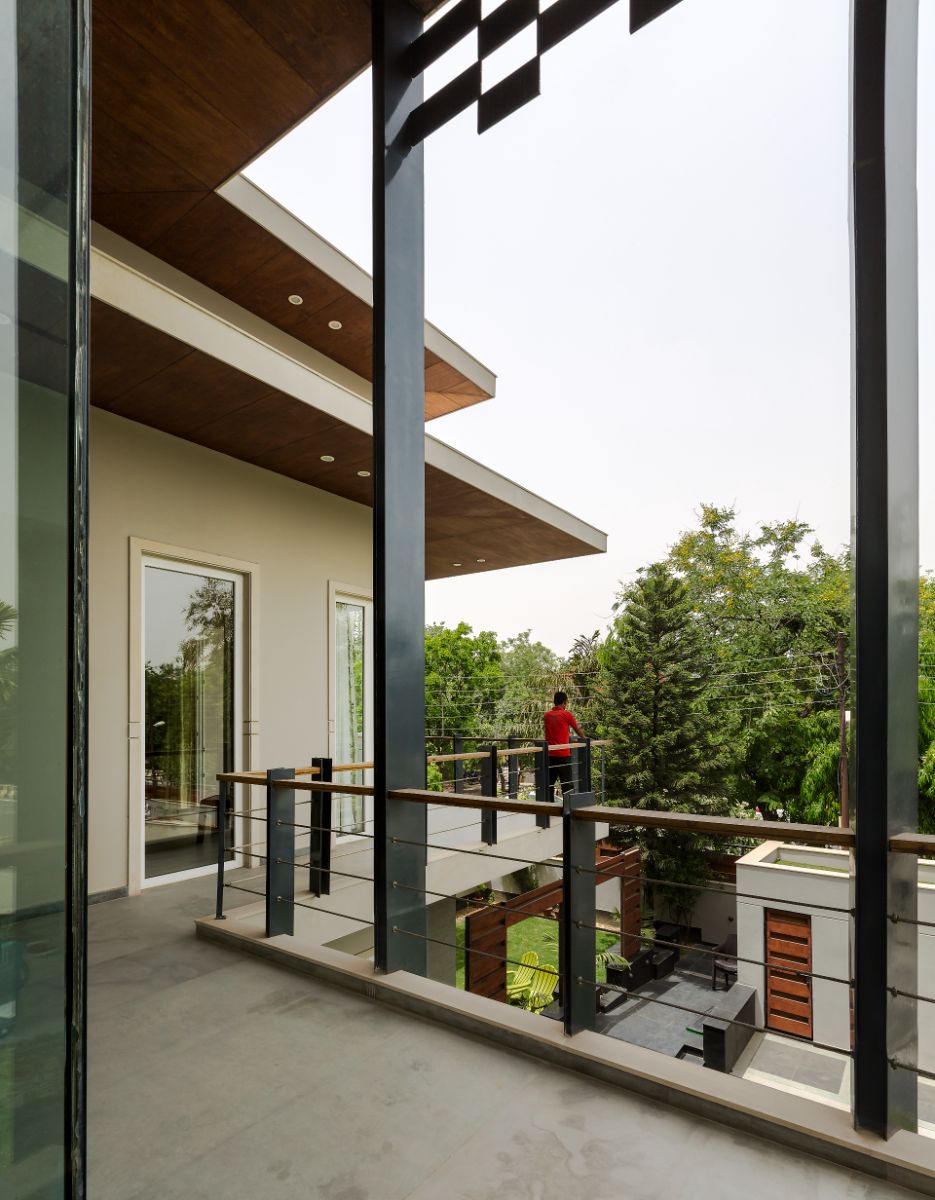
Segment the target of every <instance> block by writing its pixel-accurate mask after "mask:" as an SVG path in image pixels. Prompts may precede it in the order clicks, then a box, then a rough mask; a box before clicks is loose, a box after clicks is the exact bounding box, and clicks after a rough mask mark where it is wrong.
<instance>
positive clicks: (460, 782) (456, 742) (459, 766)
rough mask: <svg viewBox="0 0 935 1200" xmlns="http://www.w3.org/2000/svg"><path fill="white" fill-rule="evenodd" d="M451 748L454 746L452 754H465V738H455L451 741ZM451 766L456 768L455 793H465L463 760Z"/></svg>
mask: <svg viewBox="0 0 935 1200" xmlns="http://www.w3.org/2000/svg"><path fill="white" fill-rule="evenodd" d="M451 746H452V750H451V752H452V754H463V753H464V738H463V737H453V738H452V739H451ZM451 765H452V766H453V767H454V772H453V774H454V789H455V792H456V793H460V792H463V791H464V762H463V760H462V761H460V762H453V763H452V764H451Z"/></svg>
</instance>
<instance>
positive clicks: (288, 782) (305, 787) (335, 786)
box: [273, 779, 437, 796]
mask: <svg viewBox="0 0 935 1200" xmlns="http://www.w3.org/2000/svg"><path fill="white" fill-rule="evenodd" d="M273 787H275V788H288V789H289V790H290V791H293V792H333V793H334V794H335V795H336V796H372V795H373V786H372V785H371V784H369V783H333V782H332V783H328V782H325V781H323V780H320V779H274V780H273ZM436 795H437V793H436Z"/></svg>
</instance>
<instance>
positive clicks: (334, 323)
mask: <svg viewBox="0 0 935 1200" xmlns="http://www.w3.org/2000/svg"><path fill="white" fill-rule="evenodd" d="M328 328H329V329H343V328H344V326H343V325H342V323H341V322H340V321H329V322H328Z"/></svg>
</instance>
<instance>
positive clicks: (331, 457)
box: [321, 454, 334, 462]
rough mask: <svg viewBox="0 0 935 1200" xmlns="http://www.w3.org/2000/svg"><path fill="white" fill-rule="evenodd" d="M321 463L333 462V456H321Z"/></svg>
mask: <svg viewBox="0 0 935 1200" xmlns="http://www.w3.org/2000/svg"><path fill="white" fill-rule="evenodd" d="M321 461H322V462H334V455H333V454H323V455H322V456H321Z"/></svg>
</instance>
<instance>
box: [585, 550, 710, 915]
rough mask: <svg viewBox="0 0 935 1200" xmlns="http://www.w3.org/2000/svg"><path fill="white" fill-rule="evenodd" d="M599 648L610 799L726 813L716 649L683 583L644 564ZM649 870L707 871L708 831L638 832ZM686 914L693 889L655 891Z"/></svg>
mask: <svg viewBox="0 0 935 1200" xmlns="http://www.w3.org/2000/svg"><path fill="white" fill-rule="evenodd" d="M617 613H618V615H617V617H616V620H615V621H614V625H613V628H612V631H611V633H610V636H609V637H608V639H607V642H606V644H605V646H604V649H603V653H602V661H603V670H604V683H605V690H604V693H603V695H602V710H603V721H602V733H604V734H605V735H606V736H607V737H608V738H610V739H611V740H612V741H613V743H614V744H613V747H612V750H611V753H610V755H609V761H608V791H609V794H610V796H611V798H612V802H615V803H617V804H620V805H622V806H624V807H627V808H646V809H659V810H663V811H675V812H691V813H699V814H708V815H718V814H725V813H728V812H729V811H730V808H731V805H730V802H729V798H728V795H727V790H726V788H727V778H726V768H727V765H728V761H729V760H728V755H727V753H726V748H725V739H724V734H723V728H722V722H721V719H720V716H719V712H718V705H717V702H716V701H715V700H714V699H713V698H712V689H711V687H710V684H709V682H708V679H709V675H710V669H711V659H712V654H711V649H710V645H709V643H708V641H707V639H706V637H705V631H704V628H703V626H702V625H701V623H700V622H699V621H698V619H697V616H696V614H695V612H694V610H693V605H692V596H691V593H690V591H689V588H688V586H687V585H686V583H685V582H684V581H683V580H682V579H679V578H678V577H677V576H676V575H675V574H674V572H673V571H672V569H671V568H670V567H669V566H668V565H666V564H664V563H654V564H653V565H652V566H650V567H647V568H646V570H645V571H644V573H643V574H642V576H641V577H640V578H639V579H638V580H637V581H636V582H635V583H633V584H632V585H630V586H629V587H628V588H627V589H626V590H625V591H624V592H623V593H622V595H621V596H620V598H619V600H618V604H617ZM639 840H640V844H641V847H642V850H643V868H644V872H645V873H646V874H647V875H649V876H650V877H651V878H655V879H664V880H667V881H671V882H672V883H674V884H679V883H681V884H686V883H689V884H691V883H694V884H697V883H702V882H704V880H705V879H707V878H708V875H709V868H708V860H707V852H708V849H709V844H708V842H707V841H706V839H704V838H703V837H700V836H695V835H685V834H680V833H673V832H670V831H665V830H659V829H648V828H647V829H643V830H641V831H640V832H639ZM656 891H657V899H664V900H665V901H666V902H667V905H668V907H669V908H670V910H671V911H673V912H675V913H676V914H677V915H679V917H680V919H683V920H687V918H688V916H689V915H690V913H691V910H692V908H693V906H694V901H695V893H694V892H693V891H692V890H691V889H689V888H684V887H683V888H676V887H673V888H664V887H662V888H658V889H656Z"/></svg>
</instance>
